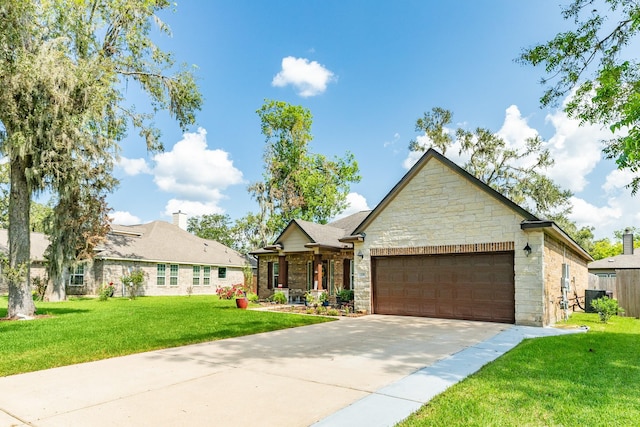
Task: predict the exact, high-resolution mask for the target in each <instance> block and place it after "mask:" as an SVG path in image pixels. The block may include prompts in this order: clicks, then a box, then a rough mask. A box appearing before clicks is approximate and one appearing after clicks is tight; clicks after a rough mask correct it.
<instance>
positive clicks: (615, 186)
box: [602, 169, 636, 193]
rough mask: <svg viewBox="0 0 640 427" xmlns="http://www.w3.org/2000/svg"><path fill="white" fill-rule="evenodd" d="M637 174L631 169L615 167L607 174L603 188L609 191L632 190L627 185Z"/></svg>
mask: <svg viewBox="0 0 640 427" xmlns="http://www.w3.org/2000/svg"><path fill="white" fill-rule="evenodd" d="M635 176H636V174H634V173H633V172H631V171H630V170H629V169H625V170H620V169H614V170H613V171H611V173H610V174H609V175H607V179H606V181H605V183H604V185H603V186H602V189H603V190H604V191H605V192H607V193H612V192H616V191H617V190H625V191H631V190H629V189H626V188H625V187H626V186H627V185H628V184H630V183H631V180H632V179H633V178H634V177H635Z"/></svg>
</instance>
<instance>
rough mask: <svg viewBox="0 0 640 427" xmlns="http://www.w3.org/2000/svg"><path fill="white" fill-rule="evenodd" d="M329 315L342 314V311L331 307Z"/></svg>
mask: <svg viewBox="0 0 640 427" xmlns="http://www.w3.org/2000/svg"><path fill="white" fill-rule="evenodd" d="M327 316H340V312H339V311H338V310H336V309H335V308H330V309H329V310H327Z"/></svg>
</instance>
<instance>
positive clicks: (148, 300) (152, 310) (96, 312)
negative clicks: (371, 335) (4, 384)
mask: <svg viewBox="0 0 640 427" xmlns="http://www.w3.org/2000/svg"><path fill="white" fill-rule="evenodd" d="M0 307H2V308H0V318H3V317H6V315H7V309H6V307H7V298H6V297H0ZM37 307H38V314H39V315H48V316H50V317H44V318H37V319H35V320H30V321H0V376H7V375H13V374H17V373H22V372H30V371H37V370H41V369H48V368H53V367H56V366H64V365H71V364H75V363H81V362H88V361H92V360H99V359H106V358H109V357H114V356H122V355H126V354H132V353H139V352H143V351H149V350H156V349H161V348H168V347H175V346H180V345H185V344H193V343H199V342H204V341H214V340H219V339H224V338H230V337H237V336H243V335H250V334H256V333H260V332H267V331H274V330H278V329H285V328H293V327H297V326H303V325H310V324H313V323H319V322H324V321H328V320H329V319H326V318H321V317H314V316H302V315H295V314H284V313H273V312H264V311H252V310H239V309H237V308H235V301H232V300H228V301H225V300H222V301H221V300H218V298H217V297H216V296H191V297H142V298H137V299H135V300H129V299H126V298H112V299H109V300H108V301H98V300H97V299H73V300H70V301H66V302H59V303H38V304H37Z"/></svg>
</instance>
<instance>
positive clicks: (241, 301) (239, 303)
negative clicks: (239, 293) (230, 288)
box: [236, 298, 249, 309]
mask: <svg viewBox="0 0 640 427" xmlns="http://www.w3.org/2000/svg"><path fill="white" fill-rule="evenodd" d="M248 306H249V300H248V299H246V298H236V307H238V308H242V309H246V308H247V307H248Z"/></svg>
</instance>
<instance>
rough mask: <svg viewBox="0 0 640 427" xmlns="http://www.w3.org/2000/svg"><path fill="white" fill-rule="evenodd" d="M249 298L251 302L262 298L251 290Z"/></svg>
mask: <svg viewBox="0 0 640 427" xmlns="http://www.w3.org/2000/svg"><path fill="white" fill-rule="evenodd" d="M247 299H248V300H249V302H258V301H259V299H260V298H258V294H254V293H252V292H250V293H248V294H247Z"/></svg>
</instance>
